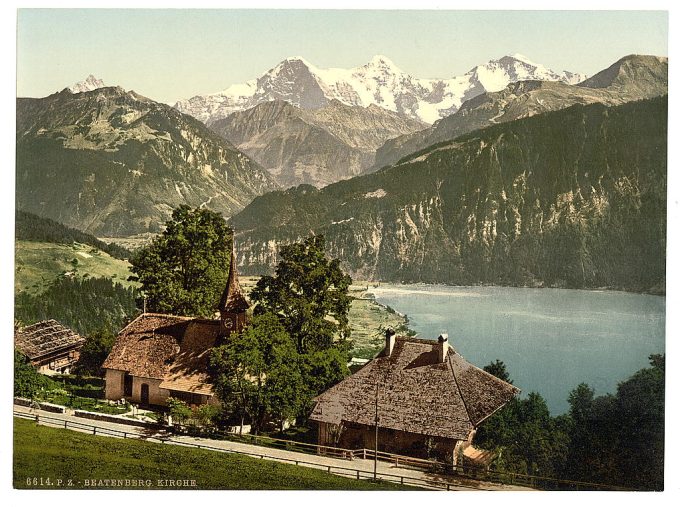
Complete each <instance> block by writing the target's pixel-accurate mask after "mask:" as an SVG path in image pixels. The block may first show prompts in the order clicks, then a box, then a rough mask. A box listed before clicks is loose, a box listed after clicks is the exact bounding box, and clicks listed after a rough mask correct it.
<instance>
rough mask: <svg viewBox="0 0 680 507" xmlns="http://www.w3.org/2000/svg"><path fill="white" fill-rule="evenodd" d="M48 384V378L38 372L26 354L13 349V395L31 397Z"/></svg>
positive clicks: (49, 383) (47, 386)
mask: <svg viewBox="0 0 680 507" xmlns="http://www.w3.org/2000/svg"><path fill="white" fill-rule="evenodd" d="M50 385H51V382H50V379H49V378H48V377H46V376H45V375H41V374H40V373H38V372H37V370H36V369H35V368H34V367H33V365H32V364H31V363H30V362H29V361H28V359H27V358H26V356H24V355H23V354H22V353H21V352H17V351H16V350H15V351H14V396H20V397H22V398H29V399H33V398H34V397H35V395H36V394H37V393H38V392H39V391H40V390H41V389H47V388H49V387H50Z"/></svg>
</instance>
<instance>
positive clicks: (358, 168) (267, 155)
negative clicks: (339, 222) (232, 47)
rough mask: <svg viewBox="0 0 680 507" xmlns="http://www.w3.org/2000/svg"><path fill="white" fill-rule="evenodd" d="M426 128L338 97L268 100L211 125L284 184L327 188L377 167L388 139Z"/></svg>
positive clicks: (391, 113)
mask: <svg viewBox="0 0 680 507" xmlns="http://www.w3.org/2000/svg"><path fill="white" fill-rule="evenodd" d="M425 126H426V125H425V124H423V123H421V122H418V121H415V120H412V119H410V118H407V117H405V116H402V115H400V114H397V113H393V112H391V111H388V110H386V109H383V108H380V107H378V106H374V105H371V106H369V107H367V108H364V107H359V106H347V105H345V104H343V103H341V102H339V101H337V100H332V101H331V102H330V103H329V104H328V105H327V106H325V107H323V108H319V109H314V110H304V109H301V108H299V107H295V106H292V105H290V104H288V103H287V102H283V101H273V102H265V103H263V104H260V105H258V106H255V107H253V108H251V109H248V110H247V111H243V112H238V113H232V114H230V115H229V116H227V117H226V118H223V119H221V120H217V121H216V122H214V123H212V124H211V128H212V129H213V130H214V131H215V132H216V133H218V134H219V135H220V136H222V137H223V138H225V139H227V140H228V141H230V142H231V143H233V144H234V145H236V146H237V147H238V148H239V149H240V150H242V151H243V152H244V153H246V154H247V155H248V156H250V157H251V158H252V159H253V160H255V161H257V162H258V163H259V164H261V165H262V166H263V167H265V168H266V169H267V170H268V171H269V172H270V173H271V174H272V176H273V177H274V178H275V179H276V180H277V182H278V183H279V184H280V185H281V186H283V187H290V186H295V185H299V184H311V185H314V186H317V187H322V186H325V185H328V184H330V183H334V182H336V181H339V180H343V179H347V178H351V177H352V176H356V175H357V174H360V173H362V172H363V171H365V170H366V169H367V168H369V167H370V166H371V165H373V163H374V154H375V150H376V149H377V148H378V147H379V146H380V145H382V144H383V143H384V142H385V141H386V140H387V139H390V138H392V137H396V136H399V135H402V134H406V133H412V132H415V131H417V130H421V129H423V128H425Z"/></svg>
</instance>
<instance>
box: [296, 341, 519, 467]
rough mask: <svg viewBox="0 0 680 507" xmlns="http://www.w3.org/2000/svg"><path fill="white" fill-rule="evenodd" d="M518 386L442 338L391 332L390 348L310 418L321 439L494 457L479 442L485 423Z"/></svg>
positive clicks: (428, 453)
mask: <svg viewBox="0 0 680 507" xmlns="http://www.w3.org/2000/svg"><path fill="white" fill-rule="evenodd" d="M518 392H519V389H517V388H516V387H514V386H513V385H511V384H508V383H507V382H503V381H502V380H499V379H498V378H496V377H494V376H493V375H491V374H489V373H486V372H485V371H484V370H481V369H479V368H477V367H476V366H474V365H472V364H470V363H468V362H467V361H466V360H465V359H464V358H463V357H462V356H461V355H460V354H458V353H457V352H456V351H455V350H454V349H453V347H451V346H450V345H449V343H448V337H447V336H446V335H442V336H440V337H439V339H438V341H432V340H422V339H417V338H411V337H403V336H399V337H395V336H394V333H393V332H388V333H386V344H385V348H384V349H383V351H382V352H381V353H380V354H379V355H378V356H377V357H376V358H375V359H373V360H372V361H370V362H369V363H368V364H366V366H364V367H363V368H362V369H360V370H359V371H357V372H356V373H354V374H353V375H350V376H349V377H347V378H346V379H344V380H343V381H341V382H340V383H338V384H336V385H335V386H333V387H331V388H330V389H328V390H327V391H325V392H324V393H322V394H321V395H319V396H317V397H316V398H315V399H314V401H315V402H316V404H315V406H314V408H313V410H312V414H311V416H310V419H311V420H313V421H317V422H318V425H319V444H320V445H325V446H336V447H343V448H345V449H362V448H365V449H373V448H374V447H375V427H376V419H377V421H378V422H377V424H378V431H379V437H378V450H380V451H384V452H391V453H395V454H403V455H408V456H414V457H419V458H431V457H437V458H439V459H441V460H444V461H446V462H448V463H453V464H457V463H460V462H461V459H463V458H467V459H470V460H473V461H474V460H475V459H477V460H483V459H487V458H488V455H487V453H483V452H479V451H478V450H476V449H475V448H474V447H472V439H473V437H474V434H475V432H476V430H477V428H478V427H479V425H480V423H482V421H484V420H485V419H486V418H487V417H489V416H490V415H491V414H493V413H494V412H495V411H496V410H498V409H499V408H501V407H502V406H503V405H505V404H506V403H507V402H508V401H510V400H511V399H512V398H513V397H514V396H515V395H516V394H517V393H518Z"/></svg>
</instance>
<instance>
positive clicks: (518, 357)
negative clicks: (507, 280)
mask: <svg viewBox="0 0 680 507" xmlns="http://www.w3.org/2000/svg"><path fill="white" fill-rule="evenodd" d="M370 292H372V293H373V294H374V295H375V297H376V300H377V301H378V302H380V303H383V304H387V305H389V306H391V307H392V308H394V309H395V310H397V311H398V312H400V313H403V314H406V315H407V316H408V318H409V320H410V327H411V328H412V329H414V330H415V331H417V332H418V333H419V336H420V337H421V338H429V339H436V338H437V336H438V335H439V334H440V333H441V332H448V333H449V342H450V343H451V345H452V346H453V347H454V348H455V349H456V350H457V351H458V352H459V353H460V354H462V355H463V357H465V358H466V359H467V360H468V361H470V362H472V363H473V364H475V365H477V366H479V367H483V366H485V365H487V364H489V363H490V362H491V361H494V360H495V359H501V360H502V361H504V362H505V364H506V366H507V368H508V371H509V373H510V378H511V379H512V380H513V381H514V384H515V385H516V386H517V387H519V388H520V389H522V395H523V396H526V394H528V393H529V392H531V391H537V392H539V393H540V394H541V395H542V396H543V397H544V398H545V400H546V401H547V403H548V406H549V407H550V411H551V413H552V414H553V415H558V414H561V413H564V412H566V411H568V410H569V404H568V403H567V397H568V396H569V392H570V391H571V390H572V389H574V388H575V387H576V386H577V385H578V384H579V383H581V382H585V383H587V384H589V385H590V387H592V388H593V389H595V394H596V395H601V394H605V393H614V392H615V391H616V386H617V384H618V383H619V382H621V381H622V380H625V379H626V378H628V377H629V376H630V375H631V374H633V373H634V372H635V371H637V370H639V369H640V368H643V367H645V366H647V365H648V364H649V363H648V360H647V358H648V356H649V355H650V354H654V353H663V352H664V350H665V343H664V320H665V304H666V298H665V297H662V296H649V295H642V294H630V293H625V292H614V291H584V290H568V289H524V288H512V287H447V286H440V285H381V286H380V287H376V288H373V287H372V288H371V289H370Z"/></svg>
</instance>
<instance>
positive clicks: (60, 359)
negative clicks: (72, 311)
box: [14, 320, 85, 373]
mask: <svg viewBox="0 0 680 507" xmlns="http://www.w3.org/2000/svg"><path fill="white" fill-rule="evenodd" d="M84 343H85V338H83V337H82V336H80V335H78V334H77V333H75V332H74V331H72V330H71V329H69V328H67V327H66V326H63V325H61V324H60V323H59V322H57V321H56V320H43V321H41V322H38V323H36V324H31V325H30V326H26V327H23V328H20V329H18V330H15V331H14V348H15V349H16V350H18V351H19V352H21V353H22V354H24V355H25V356H26V357H27V358H28V359H29V360H30V361H31V364H33V366H35V367H36V368H37V369H38V371H40V372H42V373H49V372H57V373H70V371H71V368H72V367H73V365H74V364H75V363H76V362H77V361H78V358H79V357H80V349H81V348H82V346H83V344H84Z"/></svg>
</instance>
